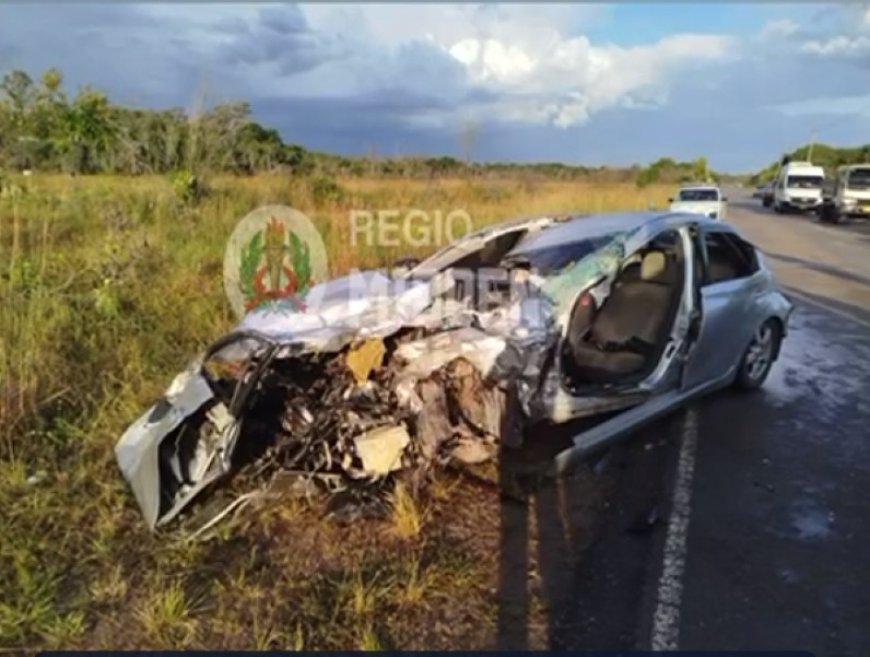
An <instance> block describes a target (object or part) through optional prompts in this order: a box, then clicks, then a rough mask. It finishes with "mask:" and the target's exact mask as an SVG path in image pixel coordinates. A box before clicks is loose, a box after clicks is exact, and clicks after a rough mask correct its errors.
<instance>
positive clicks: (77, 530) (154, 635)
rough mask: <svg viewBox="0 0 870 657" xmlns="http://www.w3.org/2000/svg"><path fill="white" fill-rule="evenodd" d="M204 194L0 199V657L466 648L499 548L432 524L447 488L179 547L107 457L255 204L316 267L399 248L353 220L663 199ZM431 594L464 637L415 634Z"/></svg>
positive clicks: (311, 185)
mask: <svg viewBox="0 0 870 657" xmlns="http://www.w3.org/2000/svg"><path fill="white" fill-rule="evenodd" d="M209 186H210V193H209V194H208V195H207V196H205V197H204V198H203V199H202V200H200V201H199V202H198V203H196V204H195V205H191V204H188V203H185V202H184V201H182V200H180V199H179V198H178V197H177V196H176V194H175V192H174V191H173V186H172V184H171V182H170V181H169V180H167V179H163V178H158V177H140V178H117V177H110V176H102V177H92V178H88V177H77V178H70V177H65V176H35V177H33V178H27V179H24V178H20V179H15V180H13V181H12V184H11V185H7V187H6V188H5V191H4V192H3V193H2V195H0V309H2V315H0V530H2V537H0V591H2V595H0V648H2V649H5V650H13V651H16V650H23V651H34V650H37V649H40V648H43V647H54V646H63V647H93V648H113V647H118V648H146V647H147V648H161V647H162V648H169V647H227V648H269V647H272V648H275V647H290V648H307V649H315V648H334V649H341V648H365V649H377V648H389V647H400V648H412V647H418V648H423V647H438V646H442V647H449V646H454V647H456V646H458V645H462V646H467V647H479V648H480V647H486V646H487V645H488V644H487V640H488V639H487V637H488V636H490V632H491V625H492V623H491V619H492V617H493V613H492V609H493V605H494V598H493V594H492V587H493V577H495V575H494V573H493V572H492V568H493V565H492V564H493V558H492V554H491V551H492V550H494V549H497V546H494V545H490V546H489V547H488V548H486V549H487V550H489V552H487V551H484V552H481V553H479V554H476V553H475V552H474V550H475V549H483V548H477V547H475V548H474V549H472V548H471V547H469V545H468V541H469V540H471V539H469V538H468V537H469V536H471V535H472V534H469V532H468V531H467V530H465V529H463V530H462V531H459V530H457V529H456V528H455V527H454V528H451V523H453V522H458V521H455V520H454V514H453V513H452V512H448V511H449V509H450V507H451V504H452V498H453V496H454V495H455V486H453V485H452V484H448V483H443V482H442V483H441V484H439V486H436V487H433V491H432V492H430V493H429V495H430V497H429V498H426V499H422V500H411V499H410V497H408V496H407V495H406V494H405V498H402V499H398V500H397V502H398V503H397V506H396V509H397V510H396V512H395V514H394V517H393V518H391V519H388V520H385V521H382V522H367V523H362V524H361V525H360V526H353V527H341V526H337V525H334V524H333V523H328V522H324V521H322V520H321V519H320V510H319V509H318V508H317V505H316V504H315V505H313V506H312V507H308V506H306V505H299V504H278V505H273V506H271V507H268V508H262V509H256V510H254V511H252V512H251V513H250V514H247V515H246V516H245V517H244V518H241V519H238V520H236V521H232V522H229V523H227V524H226V525H224V526H222V527H221V528H220V530H219V531H218V532H217V535H216V536H215V537H213V538H212V539H210V540H208V541H204V542H190V541H185V540H184V539H183V537H181V536H177V535H175V534H171V533H170V534H162V535H158V536H152V535H150V534H149V533H148V532H147V531H146V530H145V528H144V527H143V525H142V523H141V520H140V517H139V513H138V510H137V508H136V506H135V503H134V501H133V499H132V497H131V495H130V494H129V493H128V491H127V489H126V488H125V485H124V483H123V481H122V479H121V476H120V473H119V472H118V470H117V467H116V465H115V461H114V454H113V446H114V443H115V441H116V440H117V438H118V436H119V435H120V433H121V432H122V431H123V429H124V428H125V427H126V426H127V425H128V424H129V423H130V422H131V421H132V420H133V419H135V417H137V416H138V415H139V414H140V413H141V412H142V410H143V409H144V408H145V407H146V406H147V405H148V404H149V403H151V402H152V401H153V400H154V399H155V398H156V397H157V396H158V395H159V394H160V393H161V392H162V391H163V390H164V389H165V387H166V385H167V384H168V383H169V381H170V380H171V377H172V376H173V375H174V374H175V373H176V372H177V371H178V370H180V369H181V368H183V367H184V366H185V365H186V364H187V362H188V360H189V359H190V358H191V357H193V356H194V355H195V354H196V353H197V352H198V351H199V350H200V349H202V348H203V347H204V346H205V345H206V344H208V343H209V342H210V341H211V340H213V339H215V338H216V337H218V336H219V335H221V334H222V333H224V332H225V331H226V330H227V329H228V328H230V327H231V326H232V325H233V323H234V322H235V318H234V317H233V315H232V312H231V310H230V309H229V306H228V303H227V302H226V300H225V298H224V292H223V283H222V271H221V269H222V261H223V249H224V245H225V243H226V240H227V238H228V236H229V234H230V232H231V231H232V229H233V227H234V226H235V224H236V222H237V221H238V220H239V219H240V218H241V217H243V216H244V215H245V214H247V213H248V212H249V211H250V210H252V209H254V208H255V207H257V206H259V205H263V204H266V203H283V204H288V205H293V206H294V207H297V208H298V209H300V210H302V211H303V212H305V213H306V214H308V215H309V216H310V217H312V218H313V219H314V221H315V223H316V224H317V225H318V227H319V229H320V230H321V232H322V233H323V235H324V236H325V241H326V244H327V249H328V251H329V255H330V266H331V269H332V273H334V274H335V273H340V272H343V271H346V270H348V269H349V268H350V267H354V266H374V265H380V264H384V263H386V262H389V261H390V260H391V259H392V258H395V257H398V256H401V255H406V254H407V253H400V252H399V250H398V249H378V248H376V247H372V248H363V249H357V250H351V249H349V248H347V244H348V236H349V229H348V223H347V219H346V217H347V212H348V210H349V209H352V208H378V207H387V208H409V207H422V208H429V209H444V210H445V211H446V210H450V209H455V208H464V209H467V210H468V211H469V212H470V213H471V214H472V216H473V217H474V219H475V222H476V223H477V224H481V223H485V222H488V221H492V220H496V219H502V218H507V217H510V216H513V215H518V214H528V213H532V212H536V211H545V210H568V209H577V210H606V209H615V208H643V207H647V206H648V204H649V203H650V202H655V203H657V204H658V205H661V204H662V203H663V202H664V199H665V197H666V196H667V189H665V188H647V189H644V190H643V191H640V190H637V189H636V188H634V187H633V186H630V185H614V186H611V187H608V188H605V189H593V188H590V187H588V186H584V185H582V184H576V183H564V182H563V183H557V182H553V183H547V182H544V183H541V182H535V181H528V182H526V181H522V180H519V181H504V180H499V181H493V182H492V183H486V182H481V181H475V182H467V181H463V180H445V181H430V182H421V181H404V180H347V181H338V183H337V186H328V189H327V186H324V183H323V182H322V181H321V182H318V181H312V180H307V179H287V178H281V177H277V176H275V177H269V176H261V177H255V178H246V179H233V178H219V179H215V180H212V181H209ZM409 251H411V252H413V251H414V250H413V249H410V250H409ZM420 251H422V249H420ZM494 509H495V507H493V508H491V509H490V512H492V513H497V510H494ZM424 520H425V522H424ZM468 524H473V523H468ZM471 542H472V543H475V544H476V543H480V541H479V540H477V539H474V540H472V541H471ZM445 600H459V601H461V605H462V607H463V609H464V610H465V612H464V613H466V614H467V617H468V619H471V620H469V621H468V622H467V627H466V626H465V625H463V626H462V627H465V628H466V629H465V634H462V632H461V631H460V632H459V634H458V635H456V634H454V633H452V632H446V631H441V630H437V629H433V628H437V627H440V625H438V624H437V623H434V622H433V619H437V618H438V617H439V614H441V613H443V608H444V606H445ZM463 618H465V617H463ZM474 619H477V620H476V621H475V622H476V623H479V624H483V627H484V630H481V629H480V627H479V626H476V625H475V623H474V622H471V621H472V620H474ZM487 627H488V628H489V629H486V628H487Z"/></svg>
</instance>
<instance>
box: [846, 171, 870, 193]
mask: <svg viewBox="0 0 870 657" xmlns="http://www.w3.org/2000/svg"><path fill="white" fill-rule="evenodd" d="M848 185H849V189H870V167H867V168H866V169H852V170H851V171H850V172H849V183H848Z"/></svg>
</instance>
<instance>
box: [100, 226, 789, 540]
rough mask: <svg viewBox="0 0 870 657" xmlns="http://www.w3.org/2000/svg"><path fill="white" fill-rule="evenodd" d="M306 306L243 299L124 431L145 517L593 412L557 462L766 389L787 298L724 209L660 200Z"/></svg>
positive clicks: (456, 449)
mask: <svg viewBox="0 0 870 657" xmlns="http://www.w3.org/2000/svg"><path fill="white" fill-rule="evenodd" d="M306 304H307V308H306V310H305V311H304V312H292V313H291V312H287V311H286V309H283V308H281V307H280V304H275V305H267V306H264V307H260V308H257V309H255V310H254V311H252V312H250V313H248V314H247V315H246V316H245V317H244V319H243V320H242V321H241V323H240V324H239V325H238V326H237V327H236V329H235V330H233V331H232V332H231V333H230V334H228V335H227V336H225V337H224V338H222V339H220V340H219V341H218V342H217V343H215V344H214V345H212V346H211V347H210V348H209V349H207V350H206V352H205V353H204V354H202V355H201V356H200V357H198V358H197V359H196V360H195V361H194V362H193V363H192V364H191V366H190V367H189V368H188V369H187V370H186V371H184V372H182V373H181V374H179V375H178V376H177V377H176V378H175V380H174V381H173V382H172V384H171V385H170V387H169V389H168V390H167V391H166V393H165V396H164V398H163V399H161V400H160V401H159V402H158V403H157V404H155V405H154V406H153V407H152V408H151V409H149V410H148V411H147V412H146V413H145V414H144V415H143V416H142V417H140V418H139V419H138V420H137V421H136V422H135V423H134V424H133V425H132V426H131V427H129V428H128V429H127V431H126V432H125V433H124V435H123V436H122V437H121V439H120V440H119V442H118V444H117V446H116V455H117V459H118V463H119V465H120V468H121V471H122V472H123V474H124V476H125V478H126V479H127V481H128V482H129V484H130V486H131V488H132V490H133V492H134V494H135V496H136V499H137V501H138V503H139V506H140V507H141V509H142V513H143V515H144V517H145V521H146V522H147V524H148V526H149V527H152V528H153V527H155V526H158V525H163V524H165V523H167V522H169V521H171V520H172V519H173V518H175V517H177V516H178V514H179V513H180V512H181V511H183V510H184V509H186V508H187V507H188V506H189V505H190V503H191V502H192V501H193V500H194V499H195V498H197V496H199V494H200V493H201V492H202V491H204V490H206V489H209V488H211V487H213V486H214V485H215V484H216V483H217V482H218V481H222V480H225V479H226V478H228V477H230V476H231V475H233V474H235V473H238V472H240V471H245V472H246V473H248V474H251V475H253V476H256V477H259V480H260V481H264V482H267V483H268V482H270V481H273V480H274V479H275V478H277V477H283V478H285V479H286V478H287V477H290V479H291V480H292V482H293V484H292V485H293V488H294V490H295V491H297V492H298V493H300V494H306V495H307V494H311V493H314V492H325V493H337V492H339V491H347V490H383V489H385V488H386V487H388V486H389V483H390V481H391V480H392V479H393V478H394V477H395V476H396V475H397V473H403V474H404V475H406V476H410V477H412V478H414V479H415V481H417V482H422V481H423V479H424V478H425V474H426V472H427V471H429V469H430V468H431V467H434V466H436V465H437V464H439V463H445V462H448V461H451V460H455V461H461V462H466V463H469V462H471V463H474V462H479V461H484V460H487V459H490V458H493V457H495V456H496V455H497V453H498V450H499V449H500V448H501V447H505V448H512V447H519V446H520V445H521V444H522V442H523V440H524V436H526V435H527V434H528V432H525V431H524V429H525V428H526V427H529V426H530V425H532V424H535V425H537V426H538V427H546V426H547V424H548V423H564V422H567V421H570V420H573V419H575V418H580V417H590V416H603V417H604V418H605V419H603V420H602V421H601V422H599V423H598V424H596V425H594V426H593V427H592V428H587V429H586V430H584V431H583V432H581V433H578V434H577V436H576V437H575V438H574V440H573V445H572V446H571V447H570V448H568V449H566V450H564V451H562V452H560V453H559V454H558V455H557V456H556V458H555V461H554V462H552V466H551V471H552V472H553V473H559V472H563V471H565V470H567V469H568V468H570V467H572V466H573V465H575V464H576V463H577V462H578V461H580V460H581V459H583V458H584V457H585V456H586V455H588V454H589V453H591V452H593V451H595V450H597V449H600V448H602V447H604V446H606V445H608V444H609V443H610V442H612V441H614V440H616V439H617V438H619V437H621V436H623V435H625V434H626V433H627V432H629V431H630V430H632V429H633V428H635V427H637V426H638V425H640V424H641V423H643V422H646V421H649V420H650V419H652V418H654V417H657V416H659V415H661V414H663V413H666V412H668V411H669V410H672V409H673V408H675V407H677V406H679V405H680V404H683V403H685V402H686V401H687V400H689V399H691V398H693V397H695V396H697V395H699V394H702V393H705V392H708V391H711V390H714V389H716V388H720V387H724V386H727V385H731V384H734V385H737V386H740V387H743V388H756V387H758V386H760V385H761V384H762V383H763V381H764V379H765V378H766V376H767V373H768V371H769V369H770V366H771V364H772V363H773V361H774V360H775V359H776V357H777V355H778V352H779V345H780V342H781V340H782V339H783V337H784V336H785V333H786V328H787V322H788V317H789V315H790V313H791V310H792V304H791V303H790V302H789V301H788V299H787V298H786V297H785V296H784V295H783V294H782V293H781V292H779V291H778V289H777V288H776V286H775V284H774V281H773V279H772V276H771V274H770V271H769V270H768V269H767V267H766V266H765V264H764V261H763V258H762V256H761V254H760V253H759V252H758V251H757V250H756V249H755V248H754V247H753V246H752V245H750V244H749V243H748V242H746V241H745V240H744V239H743V238H742V237H741V236H740V235H739V234H738V233H737V232H736V231H735V230H734V229H733V228H732V227H730V226H729V225H728V224H726V223H722V222H713V221H710V220H707V219H705V218H703V217H700V216H698V215H689V214H679V213H677V214H674V213H660V212H642V213H620V214H609V215H598V216H588V217H581V216H568V217H537V218H532V219H522V220H516V221H513V222H508V223H505V224H499V225H496V226H492V227H489V228H486V229H484V230H481V231H478V232H477V233H474V234H472V235H469V236H466V237H465V238H463V239H461V240H459V241H458V242H456V243H454V244H451V245H449V246H448V247H446V248H444V249H442V250H441V251H439V252H438V253H436V254H435V255H433V256H431V257H430V258H428V259H427V260H424V261H423V262H420V263H415V264H414V263H412V265H411V266H410V267H406V268H405V269H404V270H403V271H401V272H393V273H391V274H387V273H385V272H380V271H364V272H354V273H352V274H350V275H348V276H345V277H342V278H338V279H334V280H331V281H328V282H325V283H322V284H319V285H316V286H314V287H313V288H311V290H310V292H309V294H308V296H307V297H306ZM542 433H543V434H544V435H542ZM545 434H546V431H541V430H536V431H535V432H534V435H535V438H525V439H526V440H546V435H545Z"/></svg>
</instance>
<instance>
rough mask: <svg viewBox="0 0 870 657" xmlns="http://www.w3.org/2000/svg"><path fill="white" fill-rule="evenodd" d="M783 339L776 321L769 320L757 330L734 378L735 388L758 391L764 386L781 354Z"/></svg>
mask: <svg viewBox="0 0 870 657" xmlns="http://www.w3.org/2000/svg"><path fill="white" fill-rule="evenodd" d="M765 336H766V337H765ZM781 339H782V335H781V332H780V328H779V322H778V321H777V320H775V319H768V320H767V321H766V322H764V323H763V324H762V325H761V326H759V327H758V329H756V331H755V333H754V334H753V335H752V340H751V341H750V342H749V345H748V346H747V347H746V351H744V352H743V357H742V358H741V359H740V365H739V367H738V368H737V374H736V375H735V377H734V387H735V388H738V389H740V390H756V389H757V388H760V387H761V386H762V385H763V384H764V380H765V379H767V375H768V374H770V368H771V367H772V366H773V362H774V361H775V360H776V357H777V355H778V354H779V343H780V340H781Z"/></svg>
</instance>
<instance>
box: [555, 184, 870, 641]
mask: <svg viewBox="0 0 870 657" xmlns="http://www.w3.org/2000/svg"><path fill="white" fill-rule="evenodd" d="M733 194H734V193H733V192H732V198H734V196H733ZM738 194H739V192H738ZM759 206H760V204H759V203H757V202H756V203H753V202H751V201H750V200H749V199H748V198H742V199H736V200H735V202H733V203H732V205H731V207H730V209H729V211H730V216H729V220H730V221H732V222H733V223H734V224H736V225H737V226H738V227H739V228H740V229H741V230H742V231H743V232H744V233H745V234H746V235H747V236H748V237H750V239H752V240H754V241H755V242H756V243H757V244H758V245H759V246H760V247H761V248H762V249H763V250H764V251H765V252H766V253H767V254H768V262H769V263H770V265H771V267H772V268H773V269H774V271H775V273H776V275H777V277H778V279H779V280H780V281H781V283H782V284H783V286H784V287H786V288H787V289H788V290H789V291H790V292H791V294H792V296H793V298H794V299H795V301H796V304H797V307H796V310H795V313H794V315H793V318H792V323H791V327H790V332H789V335H788V337H787V338H786V340H785V342H784V345H783V349H782V353H781V355H780V359H779V361H778V362H777V363H776V365H775V366H774V369H773V370H772V372H771V375H770V378H769V379H768V382H767V383H766V385H765V387H764V388H763V389H762V390H760V391H757V392H754V393H738V392H732V391H724V392H720V393H716V394H714V395H711V396H709V397H707V398H705V399H703V400H701V401H699V402H697V403H695V404H693V405H692V406H691V407H690V408H688V409H685V410H682V411H679V412H677V413H675V414H673V415H672V416H670V417H668V418H665V419H664V420H662V421H660V422H657V423H656V424H655V425H652V426H650V427H648V428H646V429H644V430H643V431H641V432H639V433H638V434H636V435H635V436H634V437H633V438H632V440H631V441H630V442H629V443H627V444H626V445H624V446H622V447H620V448H619V449H617V450H615V451H614V452H613V453H612V454H611V455H610V456H609V457H608V460H607V461H605V462H603V463H602V464H600V466H599V467H598V468H596V470H595V471H596V472H597V473H599V474H600V473H602V472H610V473H611V474H612V477H613V479H614V483H613V491H614V493H613V496H612V499H611V501H610V502H609V504H608V508H607V509H606V510H605V511H604V512H603V513H602V514H601V517H600V519H599V523H598V527H597V534H596V538H595V540H594V541H592V542H591V543H590V544H589V545H588V546H586V547H585V549H584V550H583V553H582V555H581V557H580V559H579V563H578V564H577V565H576V567H575V568H574V569H572V570H571V571H570V574H569V571H567V570H560V571H559V573H558V575H557V576H556V577H555V579H557V580H559V581H560V582H561V583H562V586H561V587H559V586H556V587H554V588H553V593H552V595H551V598H550V601H551V604H552V605H554V607H558V612H554V613H553V614H551V618H550V624H551V629H550V633H549V637H550V641H549V643H550V646H551V647H553V648H574V649H601V648H610V649H614V648H650V647H652V648H655V649H711V650H712V649H780V650H786V649H800V650H809V651H812V652H813V653H814V654H816V655H818V656H820V657H821V656H825V657H833V656H836V657H840V656H855V657H865V656H866V655H870V548H868V546H870V522H868V520H867V512H866V509H867V501H866V500H867V494H868V492H870V400H868V399H867V393H868V391H870V312H868V309H870V230H868V226H867V225H866V224H855V225H850V226H838V227H830V226H822V225H819V224H818V223H817V222H815V221H814V219H813V218H812V217H807V216H791V215H786V216H778V215H774V214H773V213H772V212H769V211H766V210H763V209H761V208H760V207H759ZM569 488H570V486H569Z"/></svg>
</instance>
